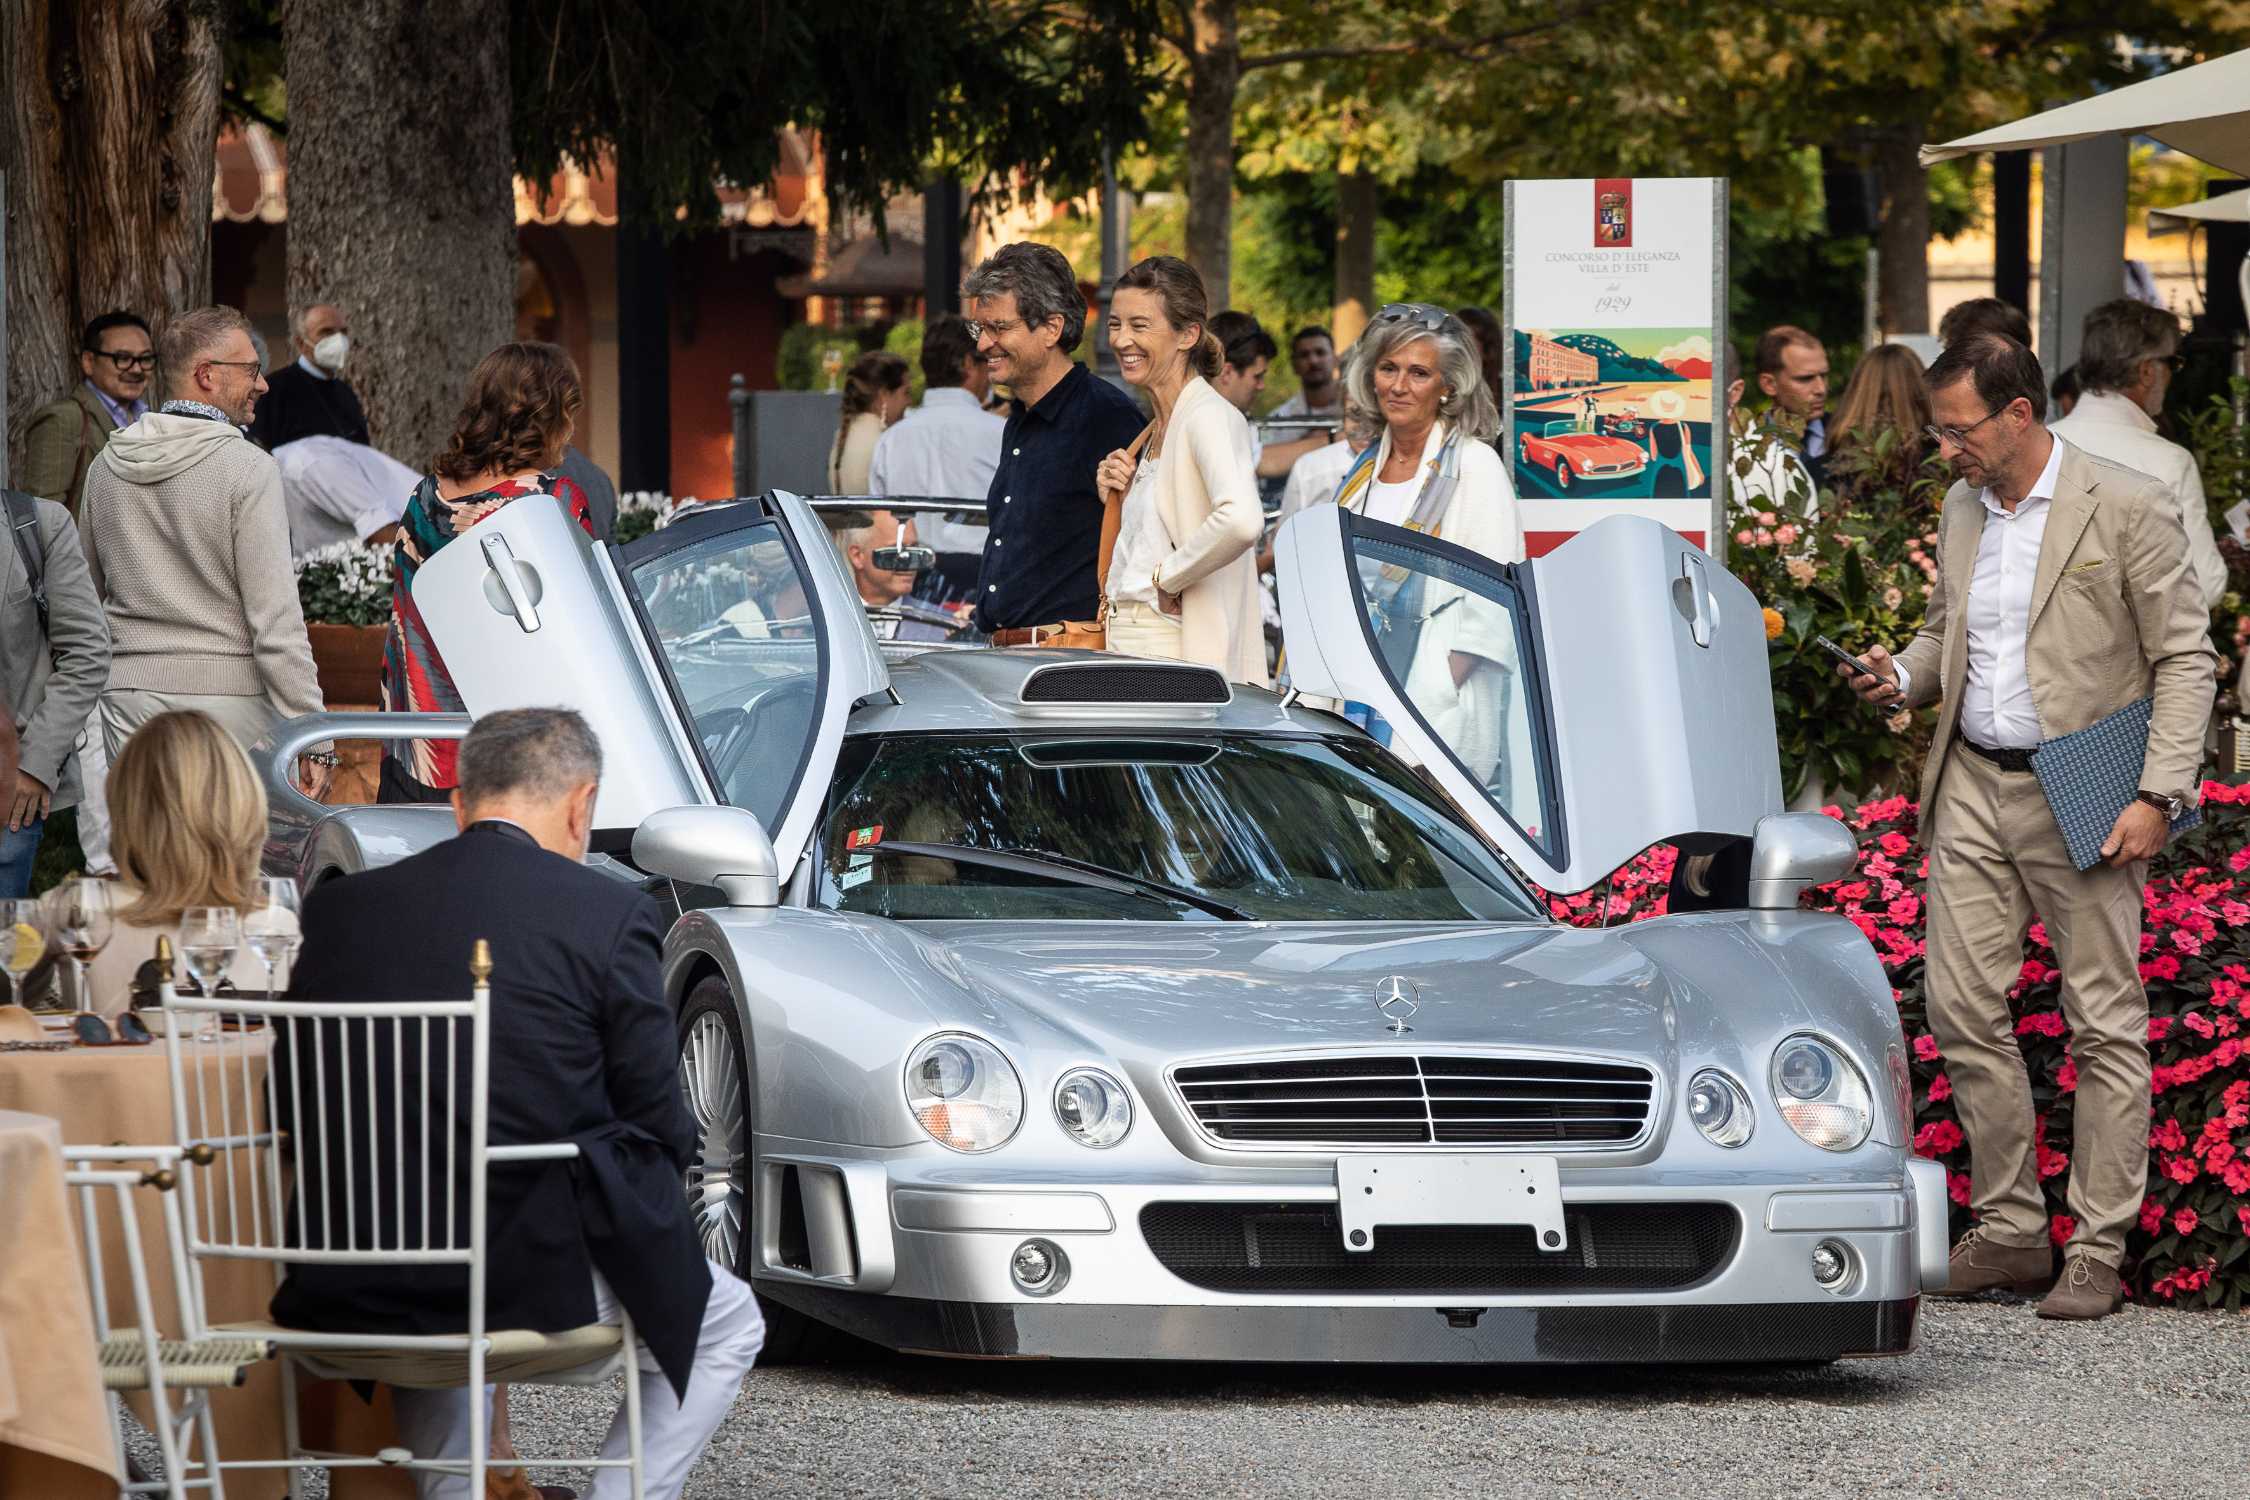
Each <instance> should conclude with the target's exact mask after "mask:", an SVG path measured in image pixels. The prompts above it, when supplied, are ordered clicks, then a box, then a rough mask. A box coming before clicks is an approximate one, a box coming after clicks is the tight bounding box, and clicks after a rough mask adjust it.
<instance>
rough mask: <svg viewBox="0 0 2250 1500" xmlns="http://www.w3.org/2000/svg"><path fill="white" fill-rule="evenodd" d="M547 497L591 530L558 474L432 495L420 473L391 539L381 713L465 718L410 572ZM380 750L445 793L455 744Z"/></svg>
mask: <svg viewBox="0 0 2250 1500" xmlns="http://www.w3.org/2000/svg"><path fill="white" fill-rule="evenodd" d="M541 494H545V495H553V496H554V497H555V498H556V499H558V500H560V501H562V503H563V508H564V509H565V510H566V511H568V512H569V513H570V514H571V515H572V516H573V517H575V518H576V519H577V521H578V524H579V525H581V526H583V527H585V528H586V532H587V534H588V535H589V536H590V535H592V534H593V530H594V519H593V513H592V512H591V511H590V510H589V509H588V507H587V504H586V496H585V492H584V491H582V490H580V489H579V488H578V486H577V485H575V484H572V483H571V482H570V481H569V480H567V479H565V478H563V477H562V476H561V475H559V474H542V475H540V476H539V480H538V483H536V484H526V483H522V482H520V481H517V480H512V479H511V480H503V481H501V482H500V483H499V484H496V485H494V486H493V487H492V488H491V489H488V490H478V491H477V492H476V493H474V494H469V495H461V496H457V497H455V498H454V499H451V500H444V499H440V498H439V496H438V484H437V476H436V475H434V474H427V475H424V476H423V478H422V482H421V483H420V484H419V485H416V486H415V488H414V498H413V499H411V500H409V501H408V502H407V504H406V514H405V515H403V516H401V517H400V518H399V526H398V542H397V544H396V545H395V546H394V547H393V548H392V549H391V630H390V636H389V638H388V639H387V640H386V641H385V642H384V643H383V708H384V710H385V712H388V713H416V714H445V713H465V712H467V708H466V705H464V704H463V703H462V701H461V694H460V693H459V692H458V691H456V690H455V688H454V686H453V678H452V676H451V674H449V673H448V672H447V671H446V670H445V663H444V661H443V660H441V659H440V658H439V656H438V652H437V644H436V643H435V642H434V641H432V640H431V639H430V630H429V627H428V626H427V625H426V624H424V623H423V620H422V612H421V610H419V609H417V608H416V607H415V604H414V593H413V589H414V575H415V574H416V573H417V572H419V571H420V570H421V567H422V564H424V563H426V562H428V561H429V560H430V559H431V558H432V557H434V556H436V555H437V552H438V550H439V549H440V548H442V547H444V546H445V545H446V543H448V542H450V541H452V540H453V539H454V538H456V537H458V536H460V535H461V533H463V532H465V531H467V530H468V529H469V528H470V527H472V526H474V525H476V524H477V522H479V521H481V520H483V519H484V518H485V517H487V516H489V515H491V514H493V513H494V512H495V511H497V510H499V509H500V508H501V507H502V506H504V505H506V504H508V503H509V502H510V501H513V500H520V499H522V498H523V497H524V496H526V495H541ZM385 748H386V751H387V753H388V754H389V755H390V756H391V757H392V758H393V759H395V760H396V761H397V762H398V763H399V769H400V770H401V771H403V772H404V773H405V774H406V776H408V777H409V778H411V779H412V780H413V781H414V782H417V783H419V784H420V786H421V787H422V788H426V789H428V790H429V791H431V792H449V791H451V790H452V789H453V786H454V783H455V779H456V778H455V771H454V763H455V759H456V757H457V756H458V755H459V752H460V741H458V740H393V741H391V742H390V743H389V744H388V745H387V746H386V747H385Z"/></svg>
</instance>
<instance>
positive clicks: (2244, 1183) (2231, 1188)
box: [2219, 1161, 2250, 1198]
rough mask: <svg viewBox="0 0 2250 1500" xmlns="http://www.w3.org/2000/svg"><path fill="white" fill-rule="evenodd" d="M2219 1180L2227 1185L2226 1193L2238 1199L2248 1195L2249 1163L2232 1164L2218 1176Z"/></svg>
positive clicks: (2249, 1188)
mask: <svg viewBox="0 0 2250 1500" xmlns="http://www.w3.org/2000/svg"><path fill="white" fill-rule="evenodd" d="M2219 1179H2220V1180H2221V1181H2222V1182H2224V1183H2225V1184H2226V1185H2227V1191H2228V1192H2230V1193H2232V1194H2234V1195H2235V1196H2236V1197H2238V1198H2239V1197H2241V1196H2242V1195H2243V1194H2245V1193H2250V1161H2238V1162H2236V1163H2234V1164H2233V1165H2232V1166H2230V1167H2228V1168H2227V1169H2226V1170H2225V1171H2224V1172H2222V1173H2220V1174H2219Z"/></svg>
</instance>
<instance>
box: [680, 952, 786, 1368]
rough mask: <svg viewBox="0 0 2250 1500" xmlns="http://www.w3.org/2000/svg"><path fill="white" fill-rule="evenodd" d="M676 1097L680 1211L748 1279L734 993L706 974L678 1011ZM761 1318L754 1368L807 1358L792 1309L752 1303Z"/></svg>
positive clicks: (749, 1180)
mask: <svg viewBox="0 0 2250 1500" xmlns="http://www.w3.org/2000/svg"><path fill="white" fill-rule="evenodd" d="M680 1091H681V1092H682V1093H683V1094H685V1095H686V1096H687V1103H688V1112H689V1113H690V1114H692V1115H693V1116H694V1117H695V1135H696V1154H695V1160H694V1161H693V1162H691V1163H690V1164H689V1165H688V1169H687V1173H686V1184H687V1196H688V1211H689V1212H690V1213H691V1214H693V1215H694V1216H695V1232H696V1234H697V1235H698V1236H699V1237H700V1238H701V1239H702V1241H703V1253H704V1254H705V1255H706V1256H708V1257H710V1258H711V1259H712V1260H715V1261H717V1262H718V1263H719V1264H720V1265H722V1266H725V1267H727V1268H728V1269H729V1270H731V1271H733V1272H734V1274H735V1275H737V1276H739V1277H741V1278H742V1279H743V1280H744V1281H749V1280H750V1279H751V1271H752V1268H753V1266H754V1264H755V1262H756V1260H757V1255H756V1252H755V1249H754V1245H755V1236H756V1234H757V1227H756V1226H757V1219H756V1216H755V1215H754V1214H753V1213H752V1207H753V1205H752V1202H751V1196H750V1192H751V1187H752V1184H753V1181H754V1176H753V1174H754V1172H755V1170H756V1167H755V1162H754V1160H753V1157H752V1153H751V1149H750V1049H749V1047H748V1046H747V1045H745V1043H744V1039H743V1035H742V1017H741V1015H740V1014H739V1013H738V1012H737V1011H736V1010H735V1005H734V991H732V990H731V989H729V988H728V987H727V982H726V980H725V979H723V978H721V977H720V976H719V975H716V974H713V975H711V976H710V977H708V978H706V979H703V980H701V981H699V982H698V983H697V984H696V986H695V988H694V989H692V990H690V991H688V997H687V1003H686V1004H685V1005H683V1006H681V1007H680ZM758 1310H759V1311H760V1312H762V1313H763V1314H764V1315H765V1320H766V1344H765V1348H764V1350H763V1351H762V1352H761V1353H760V1354H759V1356H758V1360H759V1363H761V1364H769V1365H770V1364H789V1363H792V1362H794V1361H796V1360H799V1359H802V1358H804V1357H805V1356H806V1354H807V1353H808V1352H809V1345H810V1343H811V1342H812V1339H813V1336H814V1334H815V1333H816V1332H818V1330H819V1325H818V1324H816V1323H814V1322H813V1321H812V1320H811V1319H810V1318H807V1317H806V1316H805V1315H804V1314H803V1313H800V1312H798V1311H796V1310H795V1309H794V1308H788V1307H783V1306H781V1305H780V1304H779V1303H776V1302H771V1301H768V1300H767V1299H766V1298H764V1297H760V1298H759V1299H758Z"/></svg>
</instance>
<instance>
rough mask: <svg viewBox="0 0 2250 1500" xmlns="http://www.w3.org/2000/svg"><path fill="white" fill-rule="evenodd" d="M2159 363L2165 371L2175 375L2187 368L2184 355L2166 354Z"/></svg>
mask: <svg viewBox="0 0 2250 1500" xmlns="http://www.w3.org/2000/svg"><path fill="white" fill-rule="evenodd" d="M2161 363H2162V364H2163V366H2164V368H2165V369H2167V370H2170V371H2171V372H2172V373H2173V374H2175V375H2177V374H2179V373H2180V371H2182V370H2184V369H2186V368H2187V356H2186V355H2184V354H2167V355H2165V356H2164V357H2163V360H2162V361H2161Z"/></svg>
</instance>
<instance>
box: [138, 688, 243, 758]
mask: <svg viewBox="0 0 2250 1500" xmlns="http://www.w3.org/2000/svg"><path fill="white" fill-rule="evenodd" d="M171 709H193V710H195V711H196V712H198V713H204V714H209V715H210V716H211V717H212V718H214V719H216V720H218V721H219V727H220V728H221V729H224V730H225V731H226V732H227V733H228V734H231V735H233V736H234V738H235V741H236V743H238V744H240V745H241V746H242V748H243V749H245V750H247V749H249V748H250V747H251V746H252V745H255V744H256V743H257V742H258V741H259V740H260V739H261V738H263V737H264V735H265V732H266V731H267V730H269V729H271V728H273V726H274V725H276V724H278V723H280V722H281V714H280V713H279V712H278V711H277V710H276V709H275V708H274V706H273V704H272V702H270V701H269V700H268V699H267V698H266V697H265V695H263V694H248V693H242V694H235V693H224V694H221V693H156V692H150V691H149V690H148V689H146V688H110V689H108V690H107V691H105V692H104V693H103V694H102V697H101V709H100V712H101V720H102V738H103V740H104V741H105V742H106V743H107V745H108V747H109V758H110V759H111V760H112V761H115V760H116V759H117V757H118V754H119V752H121V751H122V750H124V748H125V742H126V741H127V740H129V739H131V738H132V737H133V731H134V730H136V729H138V728H140V727H141V726H142V725H143V724H146V723H147V722H148V721H149V720H151V719H153V718H155V717H156V716H157V715H158V714H160V713H164V712H166V711H168V710H171Z"/></svg>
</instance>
